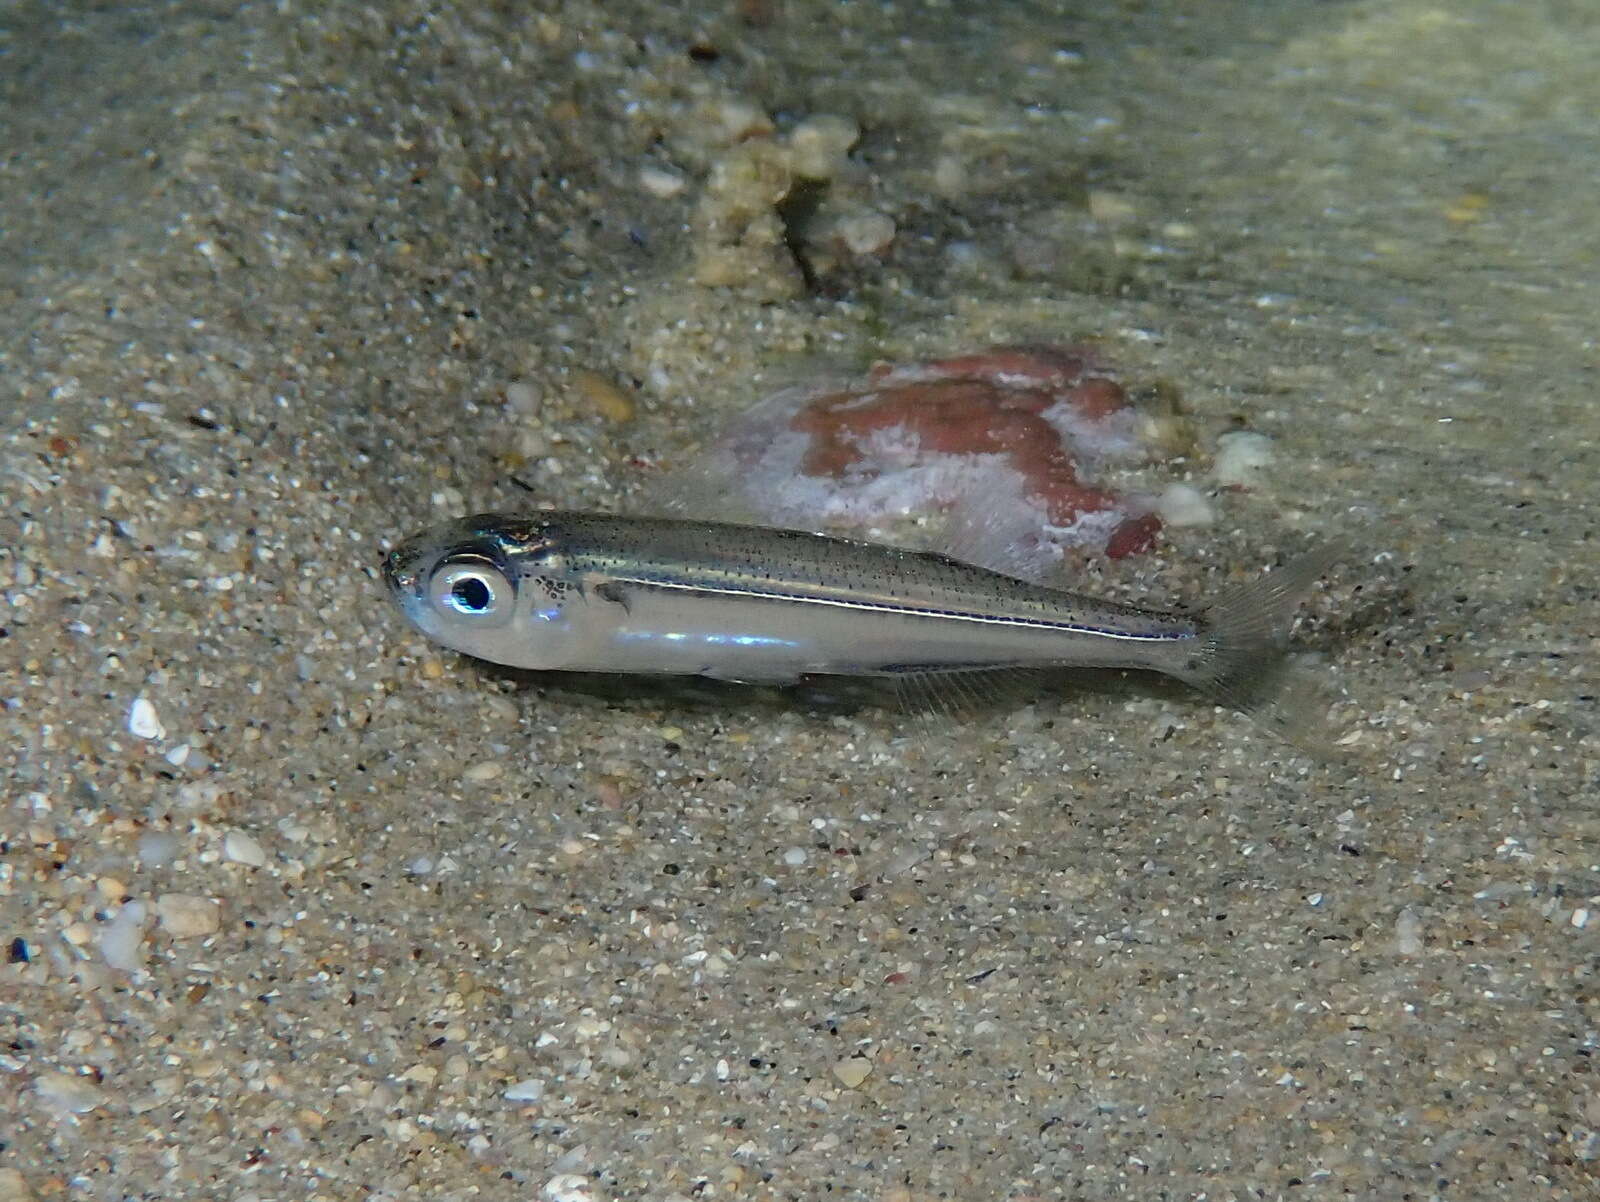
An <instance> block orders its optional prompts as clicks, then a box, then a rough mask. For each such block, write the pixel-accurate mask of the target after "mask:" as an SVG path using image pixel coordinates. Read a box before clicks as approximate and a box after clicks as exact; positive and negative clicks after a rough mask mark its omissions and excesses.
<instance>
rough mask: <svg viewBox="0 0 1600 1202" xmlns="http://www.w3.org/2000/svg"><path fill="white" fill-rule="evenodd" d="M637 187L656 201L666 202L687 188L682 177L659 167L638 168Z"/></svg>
mask: <svg viewBox="0 0 1600 1202" xmlns="http://www.w3.org/2000/svg"><path fill="white" fill-rule="evenodd" d="M639 186H640V187H641V188H643V189H644V190H645V191H646V192H648V193H649V194H650V195H651V196H654V197H656V198H657V199H658V200H668V199H670V198H672V197H674V196H676V195H678V193H680V192H682V191H683V190H684V188H686V187H687V186H688V184H687V183H686V181H685V180H684V178H683V176H681V175H679V174H678V173H677V172H675V171H667V170H665V169H663V168H661V167H640V168H639Z"/></svg>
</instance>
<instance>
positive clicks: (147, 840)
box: [139, 831, 178, 868]
mask: <svg viewBox="0 0 1600 1202" xmlns="http://www.w3.org/2000/svg"><path fill="white" fill-rule="evenodd" d="M177 858H178V837H177V836H176V835H172V834H168V833H167V832H166V831H149V832H147V833H145V834H143V835H141V836H139V862H140V863H141V864H143V865H144V866H145V867H146V868H165V867H166V866H167V865H168V864H170V863H172V861H174V860H176V859H177Z"/></svg>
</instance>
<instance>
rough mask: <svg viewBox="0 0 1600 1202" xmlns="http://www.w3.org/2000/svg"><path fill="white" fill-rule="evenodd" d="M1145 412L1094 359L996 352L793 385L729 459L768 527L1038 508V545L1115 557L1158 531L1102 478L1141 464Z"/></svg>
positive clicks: (757, 417)
mask: <svg viewBox="0 0 1600 1202" xmlns="http://www.w3.org/2000/svg"><path fill="white" fill-rule="evenodd" d="M1138 427H1139V415H1138V413H1137V412H1136V410H1135V408H1134V406H1133V405H1132V404H1131V403H1130V402H1129V400H1128V397H1127V394H1126V393H1125V392H1124V390H1123V388H1122V386H1121V385H1120V384H1119V383H1118V382H1117V381H1116V380H1115V379H1114V378H1113V377H1112V374H1111V373H1110V371H1109V369H1107V368H1106V367H1104V366H1103V365H1102V364H1101V363H1099V362H1098V361H1097V360H1096V359H1095V357H1094V356H1093V355H1092V354H1091V353H1090V352H1088V351H1086V350H1082V349H1076V348H1058V347H996V348H994V349H991V350H988V351H983V352H980V353H977V354H971V355H961V356H957V357H954V358H949V359H940V360H935V361H933V362H931V363H924V364H917V365H911V366H900V367H895V366H890V365H887V364H880V365H878V366H876V367H874V368H873V369H872V370H871V371H869V372H868V373H867V376H866V378H865V379H864V380H859V381H856V382H853V383H845V384H842V385H833V386H829V387H825V388H800V389H790V390H788V391H786V392H783V393H780V394H778V395H777V396H775V397H773V398H771V400H770V401H768V402H766V403H764V404H762V405H761V406H758V407H757V409H756V410H754V411H753V412H752V413H751V414H750V415H749V418H748V419H747V420H746V421H745V422H743V423H742V424H741V425H740V427H739V428H738V429H737V430H735V432H734V434H733V435H732V436H731V437H730V439H729V442H728V445H727V452H728V454H729V455H730V456H731V457H732V460H733V463H732V464H731V466H732V467H733V468H734V470H735V472H736V473H737V477H738V479H739V480H740V483H741V486H742V487H743V488H744V490H745V492H746V495H747V497H748V498H749V500H750V501H751V502H752V503H753V504H754V505H755V506H756V508H757V509H758V510H759V511H761V512H762V513H763V514H764V515H765V516H766V517H768V518H769V519H771V520H775V521H782V522H789V523H798V524H802V525H813V526H821V525H829V526H858V527H864V526H871V525H874V524H878V523H882V522H886V521H892V520H894V519H897V518H904V517H908V516H919V515H921V514H923V513H926V512H928V511H929V510H940V509H947V508H949V507H951V506H954V505H972V504H974V503H978V504H981V505H988V504H994V505H1000V506H1009V507H1012V509H1013V510H1015V509H1016V507H1023V506H1026V507H1031V508H1032V510H1034V511H1036V512H1037V515H1038V530H1039V533H1038V535H1037V537H1038V538H1039V539H1042V540H1044V541H1045V542H1047V543H1050V544H1052V545H1054V546H1056V547H1061V546H1067V545H1072V546H1079V547H1084V548H1087V549H1090V550H1098V551H1101V552H1103V553H1105V554H1107V555H1110V556H1113V557H1116V556H1122V555H1131V554H1137V553H1139V552H1142V551H1145V550H1148V549H1149V547H1150V546H1151V545H1152V543H1153V542H1154V539H1155V537H1156V535H1157V533H1158V532H1159V530H1160V527H1161V520H1160V518H1159V517H1158V516H1156V515H1155V514H1154V513H1152V512H1151V510H1150V506H1149V504H1148V502H1147V501H1145V500H1143V499H1141V498H1134V497H1128V496H1123V495H1120V494H1118V493H1117V492H1115V491H1113V490H1111V489H1109V488H1106V487H1104V486H1103V485H1099V484H1096V483H1094V482H1093V480H1092V475H1093V472H1094V470H1095V468H1096V467H1097V466H1099V465H1101V464H1104V463H1106V462H1107V461H1111V460H1119V459H1120V460H1126V459H1130V458H1143V457H1144V452H1145V448H1143V447H1142V445H1141V444H1140V442H1139V438H1138V433H1137V431H1138Z"/></svg>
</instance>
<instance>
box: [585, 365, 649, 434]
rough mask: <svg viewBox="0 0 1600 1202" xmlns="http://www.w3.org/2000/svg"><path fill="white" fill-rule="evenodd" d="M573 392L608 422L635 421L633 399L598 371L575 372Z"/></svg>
mask: <svg viewBox="0 0 1600 1202" xmlns="http://www.w3.org/2000/svg"><path fill="white" fill-rule="evenodd" d="M572 391H573V392H574V393H575V394H576V397H577V399H578V400H579V401H580V402H582V403H583V404H585V405H587V406H588V407H589V408H590V409H593V410H594V411H595V412H596V413H598V414H599V415H600V416H601V417H603V418H605V419H606V420H607V421H608V422H631V421H632V420H633V413H634V404H633V398H632V397H631V396H629V395H628V394H627V393H625V392H623V391H622V389H620V388H618V387H617V386H616V385H615V384H614V383H612V382H611V381H610V380H608V379H607V378H606V377H605V376H602V375H601V374H600V373H599V372H597V371H587V370H585V369H582V368H580V369H579V370H577V371H575V372H573V373H572Z"/></svg>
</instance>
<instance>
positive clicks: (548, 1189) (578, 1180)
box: [540, 1173, 594, 1202]
mask: <svg viewBox="0 0 1600 1202" xmlns="http://www.w3.org/2000/svg"><path fill="white" fill-rule="evenodd" d="M540 1193H541V1194H542V1196H543V1197H546V1198H548V1199H549V1200H550V1202H594V1195H593V1194H591V1193H590V1192H589V1179H588V1178H587V1177H585V1176H584V1175H583V1174H582V1173H562V1174H560V1175H559V1176H555V1177H552V1178H550V1180H549V1181H546V1182H545V1183H544V1189H543V1190H541V1191H540Z"/></svg>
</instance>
